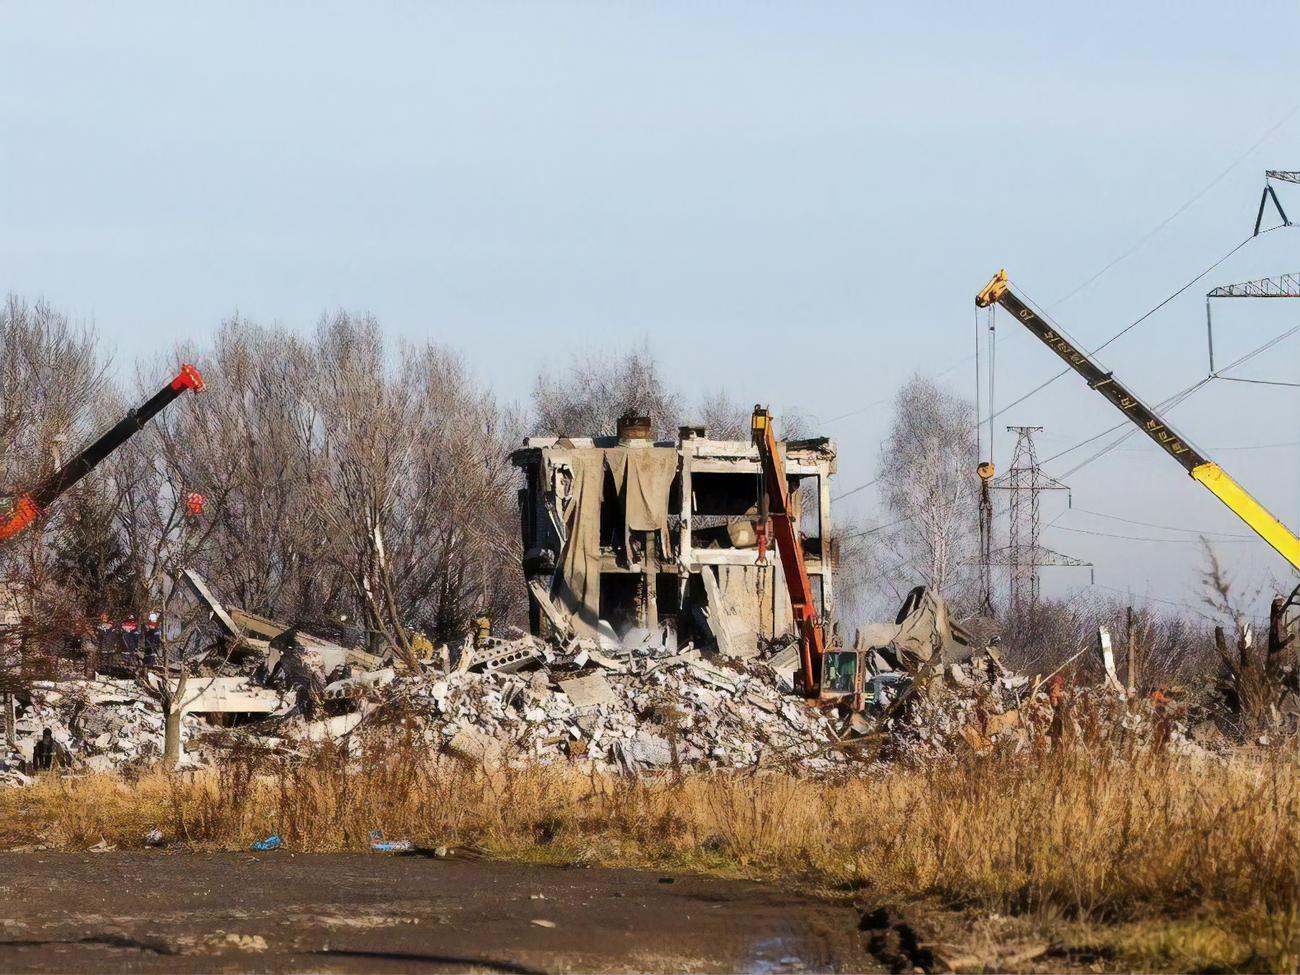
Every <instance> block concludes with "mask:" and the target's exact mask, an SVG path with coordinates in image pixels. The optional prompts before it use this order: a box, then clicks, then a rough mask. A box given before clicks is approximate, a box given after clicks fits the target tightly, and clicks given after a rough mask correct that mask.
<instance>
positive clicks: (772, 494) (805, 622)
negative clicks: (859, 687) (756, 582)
mask: <svg viewBox="0 0 1300 975" xmlns="http://www.w3.org/2000/svg"><path fill="white" fill-rule="evenodd" d="M750 430H751V433H752V435H753V439H754V445H755V446H756V447H757V448H758V462H759V467H760V469H761V472H762V484H763V493H762V499H763V500H762V503H761V505H760V515H761V516H765V518H766V520H770V521H771V525H772V534H773V536H774V537H775V538H776V550H777V554H778V555H780V557H781V570H782V571H783V572H784V573H785V584H786V588H787V589H788V590H789V591H790V608H791V609H792V610H793V612H794V626H795V631H796V633H797V634H798V636H799V691H800V692H801V693H802V694H803V696H804V697H808V698H816V697H818V696H820V694H821V682H822V658H823V657H825V655H826V637H825V634H824V633H823V631H822V625H821V622H820V621H819V620H818V619H817V606H816V604H815V603H814V601H813V592H812V582H811V581H810V580H809V578H808V567H807V566H806V565H805V564H804V558H803V546H802V545H800V544H799V526H798V525H797V524H796V523H795V519H794V516H793V514H792V512H791V510H790V487H789V485H788V483H787V482H786V477H785V465H784V464H782V463H781V458H780V454H779V453H778V452H777V446H776V434H775V432H774V431H773V430H772V414H771V413H769V412H768V411H767V410H765V409H764V408H763V407H761V406H755V407H754V416H753V419H752V421H751V425H750ZM761 527H762V526H760V528H761ZM759 544H760V551H759V557H760V558H761V557H762V547H763V546H764V544H765V543H763V542H761V541H760V543H759Z"/></svg>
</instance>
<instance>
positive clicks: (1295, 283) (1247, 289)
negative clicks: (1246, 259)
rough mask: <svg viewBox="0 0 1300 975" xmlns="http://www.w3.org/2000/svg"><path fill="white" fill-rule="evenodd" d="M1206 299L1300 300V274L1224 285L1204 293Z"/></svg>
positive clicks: (1281, 275) (1279, 275)
mask: <svg viewBox="0 0 1300 975" xmlns="http://www.w3.org/2000/svg"><path fill="white" fill-rule="evenodd" d="M1205 297H1207V298H1300V272H1297V273H1295V274H1278V275H1276V276H1274V277H1271V278H1256V279H1255V280H1254V281H1242V282H1241V283H1240V284H1225V285H1221V286H1220V287H1218V288H1215V289H1214V290H1213V291H1207V292H1206V293H1205Z"/></svg>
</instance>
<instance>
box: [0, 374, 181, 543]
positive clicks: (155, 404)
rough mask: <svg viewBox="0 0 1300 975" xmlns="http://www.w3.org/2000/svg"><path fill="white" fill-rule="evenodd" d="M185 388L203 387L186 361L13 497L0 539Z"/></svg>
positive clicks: (1, 521) (14, 531)
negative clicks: (86, 444) (107, 427)
mask: <svg viewBox="0 0 1300 975" xmlns="http://www.w3.org/2000/svg"><path fill="white" fill-rule="evenodd" d="M187 389H192V390H194V392H196V393H197V392H199V391H200V390H202V389H203V377H202V376H201V375H199V371H198V370H197V369H195V368H194V367H193V366H191V365H189V364H188V363H186V364H185V365H182V366H181V369H180V372H178V373H177V374H176V376H175V378H173V379H172V380H171V382H169V383H168V384H167V385H166V386H164V387H163V388H162V389H160V390H158V392H156V393H154V394H153V396H151V397H149V399H147V400H145V402H144V403H142V404H140V405H139V406H137V407H136V408H135V409H133V410H131V411H130V412H129V413H127V415H126V416H124V417H123V418H122V419H121V420H119V421H118V422H117V423H116V424H115V425H114V426H113V428H112V429H110V430H109V431H108V432H107V433H105V434H104V435H103V436H101V437H99V438H98V439H97V440H96V441H95V442H94V443H92V444H91V445H90V446H89V447H87V448H85V449H84V450H83V451H81V452H80V453H79V454H77V455H76V456H75V457H73V458H72V459H71V460H70V461H68V462H67V463H66V464H64V465H63V466H62V467H60V468H59V469H58V470H56V471H55V472H54V473H53V474H51V475H50V476H49V477H47V478H46V479H45V480H43V481H41V483H40V484H38V485H37V486H36V487H35V488H34V489H32V490H31V491H29V492H28V493H27V494H24V495H22V496H21V497H19V498H17V499H16V500H15V501H14V502H13V504H12V506H11V507H10V510H9V512H8V513H7V514H5V513H0V542H3V541H5V540H7V539H10V538H13V537H14V536H15V535H17V534H18V533H19V532H21V531H22V530H23V529H25V528H26V527H27V526H28V525H30V524H31V523H32V522H34V521H35V520H36V519H37V518H39V517H40V516H41V515H43V514H44V513H45V512H46V511H47V510H48V509H49V507H50V505H52V504H53V503H54V502H55V501H57V500H58V498H59V496H60V495H62V494H63V493H64V492H65V491H67V490H68V488H70V487H72V486H73V485H74V484H76V483H77V482H78V481H80V480H81V479H82V478H83V477H85V476H86V475H87V474H89V473H90V472H91V471H93V470H94V469H95V468H96V467H97V466H98V465H99V464H100V463H101V462H102V461H103V460H104V458H105V457H107V456H108V455H109V454H111V453H112V452H113V451H115V450H116V449H117V448H118V447H120V446H122V444H124V443H126V442H127V441H128V440H130V439H131V438H132V437H133V436H135V434H136V433H138V432H139V431H140V430H142V429H144V425H145V424H146V423H148V422H149V421H150V420H152V419H153V418H154V417H155V416H157V415H158V414H159V413H161V412H162V411H163V410H164V409H165V408H166V407H167V406H168V405H169V404H170V403H171V402H172V401H173V400H175V399H176V398H177V397H179V396H180V395H181V393H183V392H185V390H187Z"/></svg>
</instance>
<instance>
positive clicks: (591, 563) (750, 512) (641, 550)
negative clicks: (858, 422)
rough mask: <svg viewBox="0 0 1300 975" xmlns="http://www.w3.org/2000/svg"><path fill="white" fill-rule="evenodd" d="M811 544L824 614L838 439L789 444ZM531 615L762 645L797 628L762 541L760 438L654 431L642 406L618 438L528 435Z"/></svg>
mask: <svg viewBox="0 0 1300 975" xmlns="http://www.w3.org/2000/svg"><path fill="white" fill-rule="evenodd" d="M781 456H782V459H783V461H784V464H785V471H786V475H787V476H788V478H789V479H790V487H791V497H792V499H793V504H795V505H797V506H798V514H799V517H798V519H797V523H798V524H799V525H800V529H801V531H800V535H801V543H802V545H803V550H804V556H805V559H806V562H807V569H808V574H809V576H810V578H811V581H812V586H813V593H814V597H815V599H816V601H817V605H818V608H819V610H820V612H821V615H822V616H823V617H828V616H829V615H830V614H831V611H832V609H833V606H834V602H833V600H834V571H833V565H834V561H835V559H834V556H833V552H832V551H831V550H830V548H831V547H830V545H829V544H827V542H826V539H827V538H828V537H829V534H830V526H831V501H830V480H831V478H832V477H833V476H834V474H835V467H836V453H835V444H834V442H833V441H831V440H829V439H827V438H824V437H821V438H816V439H810V440H797V441H796V440H791V441H787V442H783V443H782V444H781ZM512 460H513V462H514V464H515V465H516V466H517V467H519V468H521V469H522V470H523V473H524V478H525V486H524V487H523V488H522V489H521V491H520V493H519V501H520V514H521V528H522V535H523V548H524V575H525V578H526V581H527V584H528V592H529V624H530V628H531V630H532V632H533V634H534V635H538V636H540V635H544V634H547V633H551V634H558V635H561V636H563V635H566V634H571V635H575V636H581V637H588V638H600V639H603V640H605V641H609V640H617V641H619V642H621V643H623V644H624V645H628V644H636V643H643V642H666V643H676V642H678V641H680V642H681V643H683V644H684V643H686V642H687V641H688V640H689V641H691V642H694V643H695V644H696V645H697V646H703V645H708V644H710V643H712V644H714V645H716V647H717V649H718V651H719V652H720V653H723V654H726V655H728V656H736V657H748V656H753V655H754V654H755V653H756V652H757V651H758V647H759V643H760V641H770V640H773V639H776V638H780V637H782V636H785V635H786V634H788V633H790V631H791V629H792V615H791V610H790V597H789V592H788V591H787V589H786V585H785V581H784V578H783V577H782V574H781V567H780V564H779V559H778V556H777V553H776V552H775V550H774V549H773V548H772V546H771V544H770V540H767V543H766V544H764V539H763V538H762V537H761V533H760V526H761V523H762V522H761V519H760V515H759V505H760V485H761V481H762V476H761V473H760V468H759V455H758V449H757V447H755V446H754V445H753V444H752V443H750V442H749V441H738V440H712V439H709V437H708V436H707V435H706V432H705V430H704V429H703V428H701V427H682V428H681V429H680V431H679V435H678V437H677V439H676V440H675V441H655V440H653V439H652V434H651V428H650V423H649V420H648V419H647V418H644V417H627V418H624V419H623V420H620V421H619V426H618V435H617V436H615V437H530V438H528V439H526V440H525V441H524V445H523V447H522V448H521V449H519V450H517V451H515V453H514V454H513V455H512Z"/></svg>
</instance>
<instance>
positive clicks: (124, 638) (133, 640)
mask: <svg viewBox="0 0 1300 975" xmlns="http://www.w3.org/2000/svg"><path fill="white" fill-rule="evenodd" d="M118 639H119V640H120V641H121V644H122V652H123V653H125V654H126V656H127V658H128V659H129V660H130V662H131V663H135V660H136V653H137V651H139V649H140V625H139V624H138V623H136V621H135V613H127V614H126V619H124V620H122V625H121V626H120V627H119V628H118Z"/></svg>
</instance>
